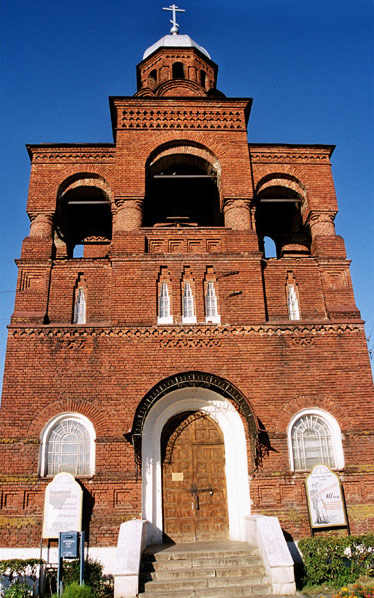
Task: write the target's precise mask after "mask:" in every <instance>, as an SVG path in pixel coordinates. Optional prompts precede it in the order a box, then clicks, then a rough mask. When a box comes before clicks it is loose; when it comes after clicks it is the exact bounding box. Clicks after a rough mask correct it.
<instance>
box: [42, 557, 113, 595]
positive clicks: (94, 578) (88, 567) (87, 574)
mask: <svg viewBox="0 0 374 598" xmlns="http://www.w3.org/2000/svg"><path fill="white" fill-rule="evenodd" d="M46 573H47V586H49V588H50V593H52V591H53V590H55V589H56V573H57V571H56V569H52V570H47V572H46ZM79 573H80V560H79V559H74V560H69V561H68V560H64V564H63V572H62V582H63V587H64V588H65V587H67V586H68V585H69V584H71V583H73V582H79ZM84 583H85V584H87V585H88V586H90V587H91V589H92V591H93V595H94V598H110V597H111V596H113V579H112V578H109V577H107V576H105V575H104V574H103V565H102V564H101V563H100V561H96V560H94V559H87V560H86V561H85V563H84Z"/></svg>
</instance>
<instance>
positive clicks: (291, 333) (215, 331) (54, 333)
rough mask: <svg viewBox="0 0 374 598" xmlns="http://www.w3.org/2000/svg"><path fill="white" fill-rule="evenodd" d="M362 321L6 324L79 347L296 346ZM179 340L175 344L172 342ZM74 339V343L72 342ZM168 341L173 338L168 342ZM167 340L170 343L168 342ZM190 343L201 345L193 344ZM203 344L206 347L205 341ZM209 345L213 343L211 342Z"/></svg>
mask: <svg viewBox="0 0 374 598" xmlns="http://www.w3.org/2000/svg"><path fill="white" fill-rule="evenodd" d="M362 330H363V323H362V322H357V323H347V322H344V323H326V324H288V323H287V324H260V325H253V326H251V325H249V326H220V325H219V326H211V325H205V324H200V325H199V324H196V325H191V326H178V325H174V326H131V327H130V326H129V327H115V326H113V327H112V326H97V327H96V326H91V327H89V326H80V327H79V328H76V327H74V326H66V327H64V326H33V327H30V326H15V325H10V326H9V334H10V336H12V337H14V338H25V339H27V338H30V339H44V338H45V339H55V340H56V341H58V343H59V345H60V346H61V348H69V349H75V348H76V349H80V348H81V347H82V342H81V341H84V340H85V339H87V340H88V339H90V338H113V337H116V338H125V339H126V338H127V339H131V340H136V339H137V338H139V339H146V338H149V339H155V340H159V341H160V342H162V346H172V347H175V346H187V345H185V341H188V342H189V341H191V342H192V343H199V342H200V339H201V341H203V340H209V339H211V340H212V341H213V340H223V339H225V338H230V337H233V336H243V337H245V336H261V337H264V336H284V337H289V338H290V340H291V341H292V342H293V339H297V340H295V344H297V345H300V344H301V345H306V344H310V343H311V342H312V340H311V339H315V338H317V337H321V336H334V335H336V334H353V333H357V332H362ZM178 339H179V340H180V341H181V342H180V343H177V345H175V344H173V343H175V341H177V340H178ZM75 341H77V342H75ZM170 341H172V342H171V343H170ZM169 343H170V344H169ZM188 346H192V345H188ZM193 346H200V345H196V344H194V345H193ZM203 346H209V345H206V344H204V345H203ZM210 346H216V345H214V344H212V345H210Z"/></svg>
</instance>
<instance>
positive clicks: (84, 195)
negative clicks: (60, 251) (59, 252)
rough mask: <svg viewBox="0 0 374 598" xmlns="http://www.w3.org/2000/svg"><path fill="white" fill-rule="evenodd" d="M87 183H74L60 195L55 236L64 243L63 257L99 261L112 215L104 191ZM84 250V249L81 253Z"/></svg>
mask: <svg viewBox="0 0 374 598" xmlns="http://www.w3.org/2000/svg"><path fill="white" fill-rule="evenodd" d="M95 182H96V179H92V183H93V184H91V181H90V180H88V179H83V180H81V181H79V180H77V181H76V182H74V183H72V184H71V185H69V186H68V187H67V189H66V190H65V191H64V192H63V193H62V194H61V195H60V197H59V202H58V207H57V212H56V232H57V236H58V237H59V239H60V240H62V241H63V242H65V243H66V254H67V257H69V258H72V257H83V256H84V257H99V256H100V255H103V254H105V253H106V251H107V247H106V246H107V245H108V244H109V243H110V240H111V238H112V213H111V209H110V202H109V198H108V195H107V193H106V191H105V190H104V189H103V188H100V187H99V186H96V185H95V184H94V183H95ZM82 246H84V249H82Z"/></svg>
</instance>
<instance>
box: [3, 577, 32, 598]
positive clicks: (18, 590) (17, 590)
mask: <svg viewBox="0 0 374 598" xmlns="http://www.w3.org/2000/svg"><path fill="white" fill-rule="evenodd" d="M32 595H33V591H32V589H31V588H30V587H29V586H28V585H27V584H26V583H24V582H21V581H16V582H14V583H13V584H12V585H11V586H10V588H8V589H7V590H6V592H5V594H4V598H30V597H31V596H32Z"/></svg>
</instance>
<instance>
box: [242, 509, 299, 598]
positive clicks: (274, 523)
mask: <svg viewBox="0 0 374 598" xmlns="http://www.w3.org/2000/svg"><path fill="white" fill-rule="evenodd" d="M245 528H246V531H247V538H246V540H247V542H248V543H249V544H254V545H255V546H257V548H258V549H259V551H260V554H261V557H262V561H263V563H264V567H265V570H266V573H267V575H268V577H269V579H270V581H271V585H272V587H273V594H283V595H294V594H295V593H296V584H295V573H294V561H293V559H292V556H291V554H290V551H289V550H288V546H287V542H286V540H285V538H284V536H283V533H282V529H281V526H280V524H279V520H278V518H277V517H266V516H265V515H252V516H251V517H245Z"/></svg>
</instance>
